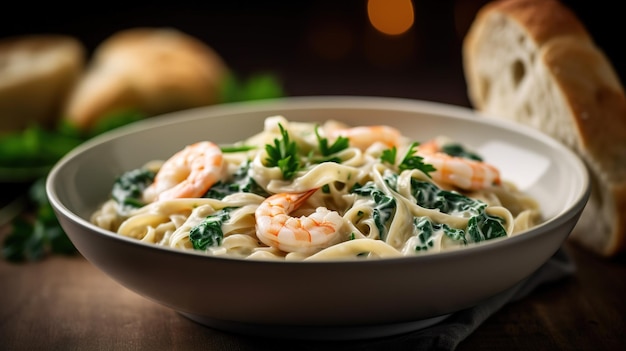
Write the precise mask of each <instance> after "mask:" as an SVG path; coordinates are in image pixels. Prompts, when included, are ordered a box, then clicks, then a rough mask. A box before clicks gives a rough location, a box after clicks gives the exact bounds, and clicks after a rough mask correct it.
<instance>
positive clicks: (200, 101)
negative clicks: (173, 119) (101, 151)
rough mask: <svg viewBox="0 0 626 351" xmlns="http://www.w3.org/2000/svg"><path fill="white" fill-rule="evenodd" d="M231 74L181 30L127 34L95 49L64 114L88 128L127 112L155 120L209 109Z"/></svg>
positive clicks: (130, 31)
mask: <svg viewBox="0 0 626 351" xmlns="http://www.w3.org/2000/svg"><path fill="white" fill-rule="evenodd" d="M226 73H227V67H226V64H225V63H224V61H223V60H222V58H221V57H220V56H219V55H218V54H217V53H216V52H215V51H214V50H213V49H212V48H210V47H209V46H208V45H206V44H205V43H203V42H201V41H200V40H198V39H196V38H194V37H192V36H190V35H188V34H186V33H183V32H181V31H179V30H177V29H173V28H148V27H145V28H144V27H142V28H131V29H126V30H122V31H119V32H117V33H114V34H113V35H112V36H110V37H109V38H107V39H106V40H105V41H103V42H102V43H101V44H100V45H99V46H98V47H97V48H96V50H95V51H94V53H93V56H92V58H91V61H90V63H89V67H88V68H87V71H86V73H85V75H84V76H83V77H82V78H81V80H80V82H79V84H78V85H77V86H76V88H75V89H74V91H73V92H72V94H71V96H70V97H69V99H68V101H67V105H66V107H65V110H64V114H63V116H64V117H65V118H66V119H67V120H69V121H70V122H72V123H74V124H75V125H76V126H78V127H79V128H81V129H89V128H90V127H92V126H93V125H94V124H95V123H96V122H97V121H98V120H99V119H101V118H106V116H109V115H110V114H112V113H116V112H120V111H125V110H133V111H139V112H142V113H144V114H146V115H147V116H153V115H158V114H162V113H167V112H172V111H177V110H182V109H187V108H192V107H199V106H204V105H210V104H213V103H216V102H217V100H218V93H219V87H220V84H221V81H222V79H224V77H225V74H226Z"/></svg>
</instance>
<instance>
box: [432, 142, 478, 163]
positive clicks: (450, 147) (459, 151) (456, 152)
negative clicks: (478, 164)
mask: <svg viewBox="0 0 626 351" xmlns="http://www.w3.org/2000/svg"><path fill="white" fill-rule="evenodd" d="M441 151H443V152H444V153H446V154H448V155H450V156H455V157H463V158H467V159H470V160H475V161H482V160H483V158H482V157H480V156H478V154H476V153H473V152H470V151H468V150H467V149H465V147H463V145H461V144H457V143H450V144H445V145H443V146H442V147H441Z"/></svg>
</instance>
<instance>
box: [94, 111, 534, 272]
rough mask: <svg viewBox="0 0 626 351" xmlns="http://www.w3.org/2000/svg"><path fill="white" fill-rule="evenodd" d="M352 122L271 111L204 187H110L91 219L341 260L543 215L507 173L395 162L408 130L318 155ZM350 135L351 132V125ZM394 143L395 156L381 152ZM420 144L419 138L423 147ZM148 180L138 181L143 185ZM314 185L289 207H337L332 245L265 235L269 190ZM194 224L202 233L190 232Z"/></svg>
mask: <svg viewBox="0 0 626 351" xmlns="http://www.w3.org/2000/svg"><path fill="white" fill-rule="evenodd" d="M281 128H283V131H284V132H286V133H287V135H288V136H289V138H290V140H291V141H293V142H294V143H295V144H296V145H297V150H298V153H297V155H298V158H299V162H300V163H299V167H298V169H297V170H296V171H295V173H294V174H293V177H292V178H289V177H285V176H284V174H283V173H282V171H281V169H280V167H277V166H270V165H268V149H267V147H266V145H268V144H269V145H277V144H276V142H277V141H279V140H281V136H284V134H281ZM348 129H349V128H348V126H345V125H343V124H341V123H338V122H335V121H329V122H326V123H324V124H323V125H319V126H318V125H317V124H315V123H303V122H294V121H289V120H287V119H285V118H284V117H281V116H274V117H269V118H267V119H266V122H265V128H264V129H263V130H262V131H261V132H260V133H258V134H256V135H254V136H252V137H250V138H249V139H247V140H243V141H241V142H239V143H237V144H234V145H231V147H232V148H234V151H233V150H229V151H226V150H225V149H223V150H224V152H223V162H224V163H223V166H222V167H223V170H220V171H219V172H216V174H218V173H219V174H220V179H218V181H217V183H215V184H212V186H211V188H210V190H209V191H208V192H206V194H205V195H203V196H198V197H191V198H184V197H183V198H172V199H163V200H153V201H152V202H147V201H146V200H145V199H142V198H141V196H139V197H138V201H139V203H137V204H135V205H134V206H131V205H128V204H127V203H122V202H120V198H119V196H118V197H115V196H112V197H111V199H109V200H108V201H106V202H105V203H104V204H103V205H102V206H101V207H100V208H99V209H98V210H97V211H96V212H95V213H94V214H93V215H92V217H91V221H92V222H93V223H94V224H96V225H97V226H99V227H102V228H104V229H108V230H110V231H113V232H116V233H117V234H119V235H123V236H127V237H132V238H135V239H137V240H141V241H144V242H148V243H152V244H156V245H162V246H168V247H172V248H176V249H181V250H199V251H201V252H204V253H206V254H207V255H213V256H224V257H234V258H248V259H279V260H336V259H367V258H371V259H377V258H388V257H402V256H414V255H423V254H429V253H436V252H440V251H446V250H452V249H458V248H462V247H465V246H467V245H473V244H475V243H478V242H481V241H484V240H491V239H494V238H497V237H510V236H512V235H516V234H518V233H520V232H523V231H525V230H527V229H529V228H531V227H533V226H535V225H536V224H537V223H538V221H539V220H540V215H539V208H538V205H537V203H536V202H535V201H534V200H533V199H532V198H531V197H529V196H528V195H526V194H524V193H522V192H521V191H519V190H518V189H517V188H516V187H515V186H514V185H513V184H511V183H509V182H506V181H499V182H494V183H493V184H491V185H489V186H487V187H481V188H479V189H470V190H464V189H460V188H457V187H455V186H454V185H453V184H449V183H446V182H443V181H438V180H436V179H434V177H432V176H431V175H429V173H428V171H424V170H423V169H420V168H419V167H417V168H413V167H409V168H407V167H405V168H401V167H399V164H400V163H401V161H402V157H403V156H404V155H405V154H406V155H409V156H410V153H409V151H410V150H411V149H410V148H411V140H410V139H408V138H407V137H405V136H401V137H400V138H398V139H397V140H396V144H395V145H393V146H390V145H389V144H388V143H383V142H379V136H378V135H377V133H374V132H372V133H371V135H370V138H371V141H370V142H369V146H368V147H366V148H363V147H362V148H359V147H357V146H353V144H352V143H351V142H350V144H349V145H347V147H345V148H342V149H338V151H337V152H334V153H332V154H331V155H322V154H320V152H321V151H320V145H321V140H325V141H327V142H328V144H332V143H333V141H334V140H335V138H336V137H335V136H333V135H334V134H333V132H335V131H342V130H348ZM365 130H367V129H365ZM339 134H341V133H339ZM346 135H347V138H348V140H349V141H351V137H350V134H346ZM392 149H393V150H394V151H395V152H396V153H395V161H392V162H389V160H388V159H387V161H386V162H385V161H383V158H384V156H385V153H386V152H387V154H386V155H387V156H388V155H389V153H388V152H389V151H390V150H392ZM419 150H420V149H419V145H418V146H417V151H418V153H417V155H419ZM461 159H462V158H461V157H460V156H459V157H456V158H455V160H461ZM462 160H463V162H465V161H464V159H462ZM147 161H148V162H147V163H146V165H145V167H142V168H139V170H142V169H143V170H145V169H151V170H152V171H154V172H155V173H158V171H159V170H160V168H161V166H162V164H163V162H162V161H159V160H147ZM481 163H482V162H481ZM181 172H183V171H181ZM183 173H184V172H183ZM185 176H189V174H188V173H185ZM152 179H153V178H149V180H148V181H146V182H145V183H144V184H143V187H141V185H140V188H139V189H140V190H145V187H147V186H149V185H150V184H151V182H152V181H153V180H152ZM133 186H134V184H133ZM311 189H318V190H317V191H315V192H314V193H313V194H312V195H311V196H310V197H308V198H307V199H306V201H305V202H304V203H303V204H302V205H301V206H299V207H297V208H296V209H295V210H294V211H293V213H291V214H290V215H291V216H292V217H299V216H303V215H309V214H311V213H312V212H315V211H316V210H317V209H321V208H323V209H328V210H330V212H333V211H334V212H336V213H338V214H339V216H340V219H341V220H340V221H341V222H340V224H339V225H338V227H337V228H336V229H337V230H336V232H335V233H333V234H332V235H333V239H332V241H330V240H329V244H328V245H327V247H319V248H312V250H308V251H307V250H302V251H301V252H299V250H292V251H293V252H287V251H285V250H282V249H280V248H278V247H273V246H269V245H267V244H264V243H263V242H262V241H261V240H260V237H259V233H257V224H258V223H257V219H256V217H255V212H256V211H257V209H258V208H259V206H260V205H261V204H262V203H264V201H265V200H266V198H267V197H268V196H270V195H272V194H282V193H305V192H307V191H309V190H311ZM136 197H137V196H136ZM142 201H143V202H142ZM211 226H213V227H211ZM209 227H210V228H213V229H212V231H209V230H208V229H207V228H209ZM194 228H195V229H194ZM194 230H195V231H196V233H199V235H198V236H193V235H191V233H192V232H194ZM278 241H291V244H292V245H295V246H297V247H299V246H302V247H306V246H307V245H312V244H310V243H308V242H307V241H306V240H301V239H295V238H291V237H279V238H278ZM310 249H311V248H310Z"/></svg>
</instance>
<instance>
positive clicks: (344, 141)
mask: <svg viewBox="0 0 626 351" xmlns="http://www.w3.org/2000/svg"><path fill="white" fill-rule="evenodd" d="M318 129H319V126H315V136H316V137H317V142H318V143H319V148H320V153H321V154H322V155H323V156H330V155H333V154H336V153H338V152H339V151H343V150H345V149H347V148H348V146H349V145H350V139H348V138H346V137H344V136H339V137H338V138H337V139H336V140H335V142H334V143H333V144H332V145H329V142H328V139H327V138H322V137H321V136H320V134H319V132H318Z"/></svg>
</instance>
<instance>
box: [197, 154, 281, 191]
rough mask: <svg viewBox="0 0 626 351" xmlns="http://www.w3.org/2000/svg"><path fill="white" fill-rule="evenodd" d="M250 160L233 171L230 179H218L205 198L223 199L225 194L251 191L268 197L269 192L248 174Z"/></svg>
mask: <svg viewBox="0 0 626 351" xmlns="http://www.w3.org/2000/svg"><path fill="white" fill-rule="evenodd" d="M249 169H250V161H248V162H246V163H245V164H243V165H242V166H241V167H239V168H238V169H237V171H236V172H235V174H234V176H233V179H232V180H231V181H228V182H225V181H219V182H217V183H215V184H214V185H213V186H212V187H211V188H210V189H209V191H207V193H206V194H205V195H204V197H206V198H211V199H219V200H221V199H223V198H224V197H226V196H227V195H231V194H235V193H240V192H243V193H253V194H257V195H260V196H263V197H268V196H269V193H268V192H267V191H265V189H263V188H262V187H261V186H260V185H259V184H257V182H256V181H255V180H254V178H252V176H250V172H248V171H249Z"/></svg>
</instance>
